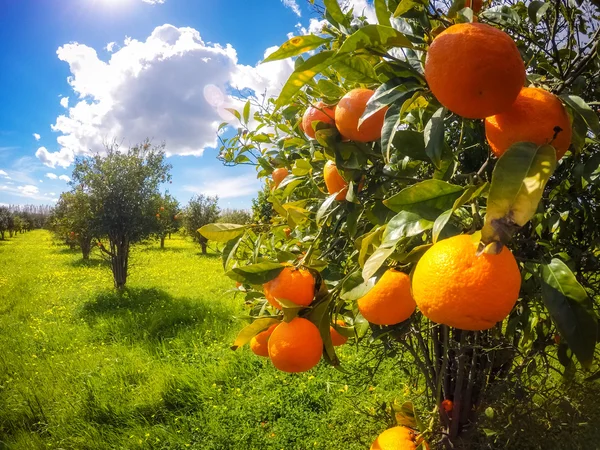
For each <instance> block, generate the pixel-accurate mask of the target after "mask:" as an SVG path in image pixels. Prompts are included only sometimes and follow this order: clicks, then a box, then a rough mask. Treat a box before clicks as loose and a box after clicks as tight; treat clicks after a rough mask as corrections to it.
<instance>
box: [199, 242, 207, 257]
mask: <svg viewBox="0 0 600 450" xmlns="http://www.w3.org/2000/svg"><path fill="white" fill-rule="evenodd" d="M200 245H201V246H202V254H203V255H206V241H201V242H200Z"/></svg>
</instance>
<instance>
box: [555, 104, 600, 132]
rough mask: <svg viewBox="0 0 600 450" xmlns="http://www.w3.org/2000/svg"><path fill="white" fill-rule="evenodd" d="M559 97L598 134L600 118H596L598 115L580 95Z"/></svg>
mask: <svg viewBox="0 0 600 450" xmlns="http://www.w3.org/2000/svg"><path fill="white" fill-rule="evenodd" d="M560 98H561V99H562V100H563V101H564V102H565V103H566V104H567V105H569V106H570V107H571V108H572V109H573V111H575V112H576V113H577V114H579V115H580V116H581V117H582V118H583V120H585V123H587V124H588V127H590V130H592V131H593V132H594V134H595V135H596V136H600V119H598V115H597V114H596V113H595V112H594V110H593V109H592V108H590V106H589V105H588V104H587V103H586V102H585V101H584V100H583V99H582V98H581V97H577V96H576V95H561V96H560Z"/></svg>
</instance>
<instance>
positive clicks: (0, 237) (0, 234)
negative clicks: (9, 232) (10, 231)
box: [0, 230, 4, 240]
mask: <svg viewBox="0 0 600 450" xmlns="http://www.w3.org/2000/svg"><path fill="white" fill-rule="evenodd" d="M0 239H1V240H4V230H0Z"/></svg>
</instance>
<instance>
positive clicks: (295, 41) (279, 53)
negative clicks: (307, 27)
mask: <svg viewBox="0 0 600 450" xmlns="http://www.w3.org/2000/svg"><path fill="white" fill-rule="evenodd" d="M330 40H331V39H325V38H322V37H319V36H315V35H314V34H308V35H306V36H294V37H293V38H291V39H290V40H289V41H287V42H286V43H284V44H283V45H282V46H281V47H279V48H278V49H277V50H276V51H274V52H273V53H271V54H270V55H269V56H267V57H266V58H265V59H264V60H263V63H266V62H270V61H277V60H278V59H285V58H290V57H292V56H296V55H300V54H301V53H304V52H308V51H309V50H313V49H315V48H317V47H319V46H321V45H323V44H326V43H327V42H329V41H330Z"/></svg>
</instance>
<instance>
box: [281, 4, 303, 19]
mask: <svg viewBox="0 0 600 450" xmlns="http://www.w3.org/2000/svg"><path fill="white" fill-rule="evenodd" d="M281 2H282V3H283V5H284V6H285V7H286V8H289V9H291V10H292V11H293V12H294V14H296V15H297V16H298V17H301V16H302V12H300V7H299V6H298V3H296V0H281Z"/></svg>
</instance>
